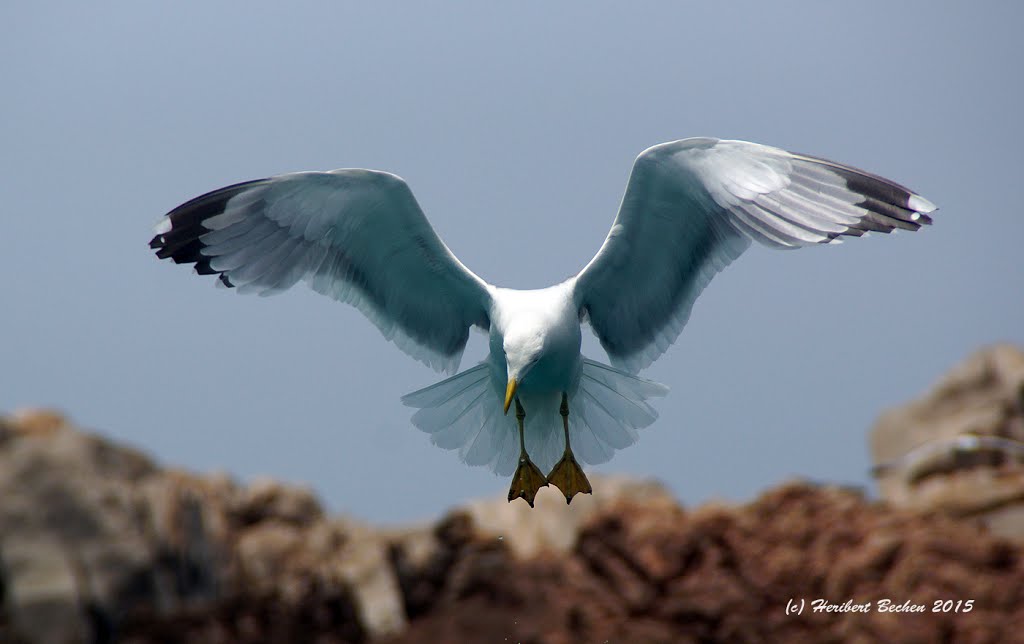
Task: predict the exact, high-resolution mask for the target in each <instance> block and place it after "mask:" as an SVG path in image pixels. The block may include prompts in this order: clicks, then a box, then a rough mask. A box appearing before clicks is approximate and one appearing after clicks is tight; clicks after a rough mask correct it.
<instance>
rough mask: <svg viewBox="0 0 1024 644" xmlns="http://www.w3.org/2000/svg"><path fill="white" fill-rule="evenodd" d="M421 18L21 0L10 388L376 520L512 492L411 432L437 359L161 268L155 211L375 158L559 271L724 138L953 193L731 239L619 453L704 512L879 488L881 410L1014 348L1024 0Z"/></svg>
mask: <svg viewBox="0 0 1024 644" xmlns="http://www.w3.org/2000/svg"><path fill="white" fill-rule="evenodd" d="M426 5H427V3H403V4H398V3H378V2H374V3H359V4H358V5H357V4H347V3H339V2H329V3H328V2H322V3H272V4H268V3H261V2H247V3H245V4H244V6H245V11H239V9H238V8H239V6H240V5H239V4H237V3H226V2H225V3H219V2H209V3H194V4H191V5H190V6H189V8H188V9H187V10H186V9H184V8H183V7H184V6H185V5H183V4H181V3H142V2H137V1H132V2H122V3H68V4H67V5H64V6H58V5H53V4H48V3H45V2H33V3H14V2H5V3H3V5H2V8H0V60H2V61H3V62H0V87H2V95H0V171H2V176H3V180H2V181H0V196H2V198H3V199H2V203H3V212H2V213H0V274H2V275H3V278H4V279H3V281H2V286H0V411H2V412H10V411H13V410H15V409H17V408H20V407H24V406H53V407H57V408H60V409H63V410H65V411H66V413H68V414H69V415H70V416H71V417H72V418H73V419H74V420H75V421H76V422H78V423H79V424H81V425H83V426H85V427H88V428H92V429H95V430H98V431H101V432H103V433H104V434H107V435H109V436H112V437H115V438H117V439H119V440H123V441H127V442H128V443H130V444H133V445H136V446H139V447H141V448H143V449H145V450H147V451H149V452H150V453H152V454H154V455H155V456H156V457H157V458H158V459H160V461H162V462H163V463H166V464H174V465H182V466H185V467H188V468H190V469H194V470H198V471H208V470H213V469H224V470H227V471H230V472H232V473H233V474H236V475H238V476H239V477H241V478H249V477H252V476H255V475H259V474H268V475H272V476H274V477H278V478H281V479H284V480H288V481H293V482H304V483H308V484H310V485H311V486H312V487H313V488H314V489H315V490H316V491H317V492H318V493H319V494H320V495H321V496H322V497H323V498H324V499H326V501H327V502H328V504H329V505H330V507H331V508H333V509H335V510H340V511H345V512H351V513H353V514H355V515H358V516H361V517H365V518H369V519H373V520H378V521H381V520H383V521H395V520H409V519H415V518H422V517H427V516H432V515H435V514H437V513H439V512H441V511H442V510H444V509H445V508H447V507H449V506H452V505H455V504H458V503H460V502H462V501H464V500H466V499H469V498H473V497H478V496H481V495H494V494H503V493H504V492H505V491H506V490H507V488H508V483H509V481H508V480H506V479H502V478H497V477H495V476H494V475H492V474H490V473H489V472H488V471H486V470H484V469H480V468H470V467H468V466H466V465H463V464H462V463H460V462H459V460H458V458H457V456H456V455H455V454H454V453H451V452H445V451H443V450H440V449H438V448H435V447H433V446H431V445H430V442H429V439H428V437H427V436H426V435H425V434H422V433H420V432H419V431H418V430H416V429H415V428H414V427H412V425H411V424H410V423H409V416H410V410H408V409H407V408H404V407H402V406H401V404H400V403H399V400H398V399H399V396H400V395H402V394H404V393H407V392H409V391H412V390H414V389H418V388H420V387H423V386H426V385H428V384H430V383H432V382H434V381H436V380H438V379H440V377H439V376H438V375H436V374H435V373H434V372H432V371H430V370H429V369H428V368H427V367H424V366H422V365H421V364H419V363H416V362H414V361H412V360H411V359H409V358H407V357H406V356H405V355H404V354H403V353H402V352H400V351H399V350H398V349H397V348H396V347H395V346H393V345H391V344H389V343H387V342H385V341H384V340H383V339H382V338H381V336H380V334H379V333H378V331H377V330H376V329H375V328H374V327H373V326H372V325H371V324H370V323H369V322H367V321H366V320H365V319H363V317H362V316H361V315H360V314H359V313H358V312H357V311H355V310H354V309H351V308H349V307H346V306H344V305H341V304H338V303H336V302H334V301H331V300H329V299H327V298H323V297H321V296H318V295H316V294H314V293H313V292H311V291H310V290H308V289H307V288H306V287H304V286H300V287H297V288H295V289H293V291H291V292H289V293H286V294H284V295H281V296H278V297H273V298H259V297H246V296H240V295H236V294H234V293H232V292H228V291H224V290H220V289H215V288H214V286H213V280H211V279H210V278H200V277H197V276H195V275H192V274H191V273H190V271H189V270H186V269H184V268H183V267H179V266H174V265H172V264H170V263H168V262H160V261H157V260H156V259H155V258H154V257H153V255H152V253H151V251H150V249H149V248H148V247H147V242H148V241H149V239H150V237H151V236H152V232H151V230H152V226H153V224H154V223H155V222H156V221H157V219H158V218H159V217H160V215H162V214H163V213H164V212H166V211H167V210H169V209H170V208H172V207H174V206H176V205H178V204H179V203H181V202H183V201H185V200H187V199H189V198H191V197H194V196H196V195H198V194H200V193H202V192H205V191H207V190H211V189H213V188H217V187H220V186H222V185H226V184H229V183H233V182H237V181H241V180H245V179H252V178H258V177H263V176H267V175H271V174H276V173H281V172H287V171H295V170H307V169H330V168H337V167H368V168H377V169H384V170H389V171H392V172H395V173H397V174H399V175H401V176H402V177H404V178H405V179H406V180H407V181H408V182H409V184H410V186H411V187H412V189H413V191H414V192H415V194H416V196H417V198H418V199H419V201H420V204H421V205H422V206H423V208H424V210H425V211H426V213H427V215H428V217H429V218H430V221H431V223H432V224H433V225H434V226H435V227H436V229H437V231H438V233H439V234H440V235H441V237H442V238H443V239H444V240H445V241H446V242H447V243H448V245H449V246H450V247H451V248H452V250H453V251H454V252H455V253H456V255H458V256H459V257H460V258H461V259H462V261H463V262H464V263H465V264H466V265H467V266H469V267H470V268H472V269H473V270H474V271H476V272H477V273H478V274H479V275H480V276H482V277H483V278H484V279H486V280H488V281H490V282H493V283H497V284H499V285H503V286H513V287H541V286H547V285H549V284H552V283H554V282H557V281H561V280H562V279H564V278H565V277H567V276H569V275H570V274H573V273H575V272H576V271H578V270H579V268H581V267H582V266H583V265H584V264H585V263H586V262H587V261H588V260H589V259H590V258H591V256H592V255H593V253H594V252H595V251H596V250H597V248H598V247H599V245H600V243H601V241H602V240H603V239H604V236H605V235H606V234H607V231H608V227H609V225H610V223H611V220H612V218H613V217H614V215H615V211H616V208H617V206H618V203H619V199H620V197H621V195H622V191H623V189H624V187H625V183H626V178H627V175H628V173H629V169H630V166H631V164H632V162H633V159H634V158H635V156H636V155H637V154H638V153H639V152H640V151H641V150H643V149H644V148H646V147H648V146H650V145H653V144H655V143H659V142H662V141H668V140H673V139H678V138H683V137H688V136H699V135H706V136H717V137H723V138H742V139H749V140H754V141H758V142H762V143H768V144H772V145H777V146H781V147H785V148H788V149H791V150H796V151H801V152H806V153H810V154H815V155H819V156H824V157H827V158H832V159H835V160H838V161H842V162H845V163H849V164H852V165H856V166H860V167H863V168H865V169H868V170H870V171H872V172H876V173H878V174H882V175H885V176H887V177H891V178H893V179H895V180H896V181H899V182H901V183H904V184H906V185H908V186H910V187H911V188H913V189H915V190H917V191H919V192H921V193H922V194H924V195H925V196H926V197H927V198H929V199H931V200H932V201H934V202H935V203H937V204H938V205H939V206H940V208H941V210H940V211H939V212H938V213H937V216H936V217H935V220H936V224H935V226H933V227H932V228H929V229H927V230H924V231H923V232H921V233H915V234H906V233H903V234H897V235H892V236H888V237H885V236H875V237H872V238H870V239H866V240H851V241H849V242H848V243H846V244H844V245H842V246H839V247H827V248H813V249H808V250H802V251H798V252H789V253H781V252H774V251H768V250H764V249H760V248H756V249H753V250H751V251H750V252H748V253H747V254H746V255H744V256H743V257H742V258H740V259H739V260H738V261H737V262H736V263H735V264H734V265H733V266H732V267H730V268H729V269H727V270H726V271H725V272H724V273H723V274H721V275H719V276H718V277H717V278H716V279H715V280H714V281H713V282H712V284H711V285H710V287H709V288H708V290H707V291H706V292H705V293H704V295H703V296H702V297H701V298H700V299H699V300H698V302H697V305H696V306H695V308H694V311H693V315H692V317H691V319H690V323H689V325H688V326H687V328H686V329H685V330H684V331H683V334H682V336H681V337H680V339H679V340H678V341H677V342H676V345H675V346H674V347H673V348H672V349H671V350H670V351H669V352H668V353H667V354H666V355H665V356H663V357H662V358H661V359H660V360H659V361H658V362H657V363H655V364H654V365H653V366H652V367H651V368H650V369H648V370H646V371H645V372H643V375H645V376H647V377H650V378H653V379H655V380H658V381H660V382H663V383H665V384H667V385H668V386H669V387H670V388H671V389H672V392H671V393H670V395H669V396H668V397H667V398H665V399H662V400H660V401H657V402H656V406H657V407H658V409H659V410H660V412H661V419H660V420H659V421H658V422H657V423H656V424H655V425H654V426H652V427H651V428H649V429H647V430H645V431H644V433H643V434H642V435H641V439H640V442H639V443H638V444H637V445H635V446H634V447H631V448H629V449H628V450H626V451H625V452H621V453H619V454H618V455H617V456H616V457H615V458H614V459H613V460H612V461H611V462H610V463H608V464H606V465H604V466H601V467H599V468H597V469H598V470H599V471H604V472H616V473H628V474H632V475H636V476H643V477H653V478H657V479H660V480H662V481H664V482H665V483H667V484H668V485H669V486H670V487H671V488H672V490H674V491H675V493H676V494H678V496H679V497H680V498H681V499H682V500H683V501H685V502H687V503H696V502H700V501H702V500H705V499H708V498H711V497H725V498H730V499H736V500H743V499H747V498H749V497H751V496H752V495H754V494H756V493H757V492H758V491H759V490H761V489H763V488H764V487H766V486H769V485H773V484H775V483H778V482H780V481H782V480H784V479H787V478H790V477H794V476H798V477H805V478H810V479H816V480H827V481H835V482H840V483H854V484H867V482H868V478H867V474H866V472H867V468H868V467H869V460H868V455H867V442H866V431H867V430H868V428H869V427H870V426H871V424H872V422H873V420H874V419H875V418H876V417H877V415H878V413H879V412H880V411H881V410H883V409H885V408H886V407H888V406H891V405H896V404H900V403H903V402H904V401H907V400H909V399H911V398H913V397H915V396H917V395H919V394H920V393H922V392H923V391H924V390H926V389H927V388H928V387H929V386H930V385H931V384H932V383H933V382H934V381H935V380H936V378H937V377H939V375H940V374H942V373H943V372H944V371H945V370H947V369H948V368H949V367H951V366H952V365H954V364H955V363H957V362H958V361H960V360H961V359H963V358H964V357H965V356H966V355H967V354H968V353H970V352H972V351H974V350H975V349H977V348H979V347H981V346H983V345H986V344H990V343H993V342H997V341H1011V342H1016V343H1018V344H1021V343H1024V301H1022V299H1024V295H1022V291H1024V268H1022V265H1024V252H1022V250H1021V244H1022V238H1024V235H1022V233H1024V213H1022V212H1021V210H1022V209H1021V207H1020V205H1019V204H1018V198H1017V194H1016V193H1017V191H1018V189H1019V187H1020V184H1021V181H1022V176H1024V163H1022V161H1021V159H1022V157H1021V150H1022V149H1024V125H1022V120H1024V119H1022V115H1024V74H1022V72H1021V68H1022V64H1024V46H1022V45H1021V41H1020V37H1019V28H1020V25H1021V24H1024V11H1022V9H1021V7H1024V5H1022V4H1020V3H1012V2H1005V3H987V4H974V5H970V6H968V4H967V3H957V4H950V5H949V6H944V5H943V4H942V3H937V2H920V3H909V2H900V3H891V2H884V3H881V2H880V3H863V2H862V3H857V4H856V7H855V8H854V7H853V6H852V5H850V4H848V3H811V2H807V3H802V4H796V3H763V2H754V3H749V4H745V3H733V2H730V3H703V4H702V5H701V6H700V7H697V6H696V3H677V2H673V3H594V2H572V3H540V2H531V3H514V4H513V3H505V6H504V7H503V8H501V9H496V8H495V6H496V5H497V3H480V2H467V3H461V4H451V3H450V4H448V5H446V6H447V7H449V8H448V10H447V11H440V10H439V9H437V8H436V7H434V8H428V7H427V6H426ZM553 5H554V6H553ZM781 7H785V8H784V9H783V8H781ZM588 336H589V334H588ZM485 346H486V342H485V337H484V336H483V335H474V336H473V337H472V339H471V340H470V345H469V348H468V350H467V353H466V356H465V358H464V359H463V363H462V364H463V366H464V367H466V366H471V365H473V364H475V363H476V362H477V360H479V359H480V358H481V357H482V356H483V354H484V349H485ZM584 350H585V352H586V353H589V354H590V355H592V356H593V357H595V358H598V359H602V360H603V359H604V354H603V352H602V351H601V350H600V348H599V346H598V345H597V343H596V341H594V340H593V338H592V337H588V338H587V339H586V340H585V343H584Z"/></svg>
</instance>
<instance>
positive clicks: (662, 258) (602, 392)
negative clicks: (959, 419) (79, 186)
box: [150, 138, 935, 506]
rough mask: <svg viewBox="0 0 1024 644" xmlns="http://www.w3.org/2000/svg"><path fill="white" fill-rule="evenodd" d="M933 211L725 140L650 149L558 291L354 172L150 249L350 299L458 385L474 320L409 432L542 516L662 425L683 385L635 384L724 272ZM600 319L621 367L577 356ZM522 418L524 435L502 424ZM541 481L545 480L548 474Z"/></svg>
mask: <svg viewBox="0 0 1024 644" xmlns="http://www.w3.org/2000/svg"><path fill="white" fill-rule="evenodd" d="M933 210H935V206H933V205H932V204H931V203H930V202H928V201H927V200H926V199H924V198H923V197H921V196H919V195H917V194H915V193H913V192H911V191H910V190H908V189H907V188H904V187H903V186H901V185H899V184H896V183H893V182H892V181H889V180H887V179H883V178H882V177H879V176H876V175H873V174H869V173H867V172H864V171H862V170H858V169H856V168H852V167H850V166H846V165H842V164H839V163H834V162H832V161H826V160H824V159H820V158H816V157H811V156H806V155H802V154H794V153H790V152H786V151H784V150H781V149H778V148H774V147H769V146H765V145H758V144H756V143H747V142H744V141H728V140H718V139H712V138H691V139H684V140H681V141H673V142H670V143H662V144H660V145H656V146H654V147H652V148H648V149H647V150H645V151H644V152H643V153H641V154H640V156H639V157H637V159H636V161H635V163H634V164H633V170H632V173H631V174H630V177H629V182H628V183H627V185H626V192H625V195H624V196H623V198H622V204H621V206H620V207H619V212H618V216H617V217H616V218H615V221H614V223H613V224H612V229H611V231H610V232H609V233H608V237H607V239H606V240H605V242H604V244H603V245H602V246H601V248H600V250H598V252H597V255H595V256H594V258H593V259H592V260H591V261H590V263H589V264H587V265H586V266H585V267H584V268H583V270H581V271H580V272H579V273H578V274H577V275H575V276H573V277H570V278H569V279H568V280H566V281H564V282H562V283H561V284H557V285H555V286H551V287H548V288H544V289H537V290H514V289H507V288H502V287H498V286H494V285H491V284H488V283H487V282H485V281H483V280H482V279H480V278H479V277H478V276H476V275H475V274H473V272H472V271H470V270H469V269H468V268H466V267H465V266H464V265H463V264H462V263H461V262H460V261H459V260H458V259H457V258H456V257H455V255H453V254H452V252H451V251H450V250H449V249H448V247H447V246H445V244H444V242H442V241H441V239H440V238H439V237H438V236H437V234H436V233H435V232H434V230H433V229H432V228H431V227H430V224H429V223H428V222H427V219H426V217H425V216H424V214H423V211H422V210H421V209H420V206H419V204H418V203H417V202H416V199H415V198H414V197H413V194H412V192H411V191H410V189H409V186H408V185H407V184H406V183H405V181H403V180H402V179H401V178H400V177H397V176H395V175H393V174H390V173H387V172H379V171H375V170H363V169H341V170H332V171H330V172H298V173H293V174H284V175H280V176H275V177H269V178H266V179H258V180H255V181H247V182H244V183H239V184H235V185H232V186H228V187H226V188H221V189H220V190H215V191H213V192H210V193H208V194H205V195H202V196H200V197H197V198H195V199H193V200H191V201H189V202H187V203H185V204H183V205H181V206H178V207H177V208H175V209H174V210H172V211H171V212H170V213H168V214H167V215H166V216H165V217H164V218H163V219H162V220H161V221H160V223H159V224H158V225H157V229H156V233H157V234H156V236H155V237H154V238H153V240H152V241H151V242H150V246H151V247H152V248H154V249H156V251H157V253H156V254H157V257H160V258H161V259H168V258H169V259H172V260H174V261H175V262H176V263H179V264H181V263H185V264H194V265H195V270H196V271H197V272H198V273H200V274H203V275H207V274H212V275H217V276H218V279H219V280H220V283H221V284H222V285H224V286H228V287H231V288H235V289H237V290H238V291H240V292H245V293H259V294H261V295H266V294H271V293H276V292H280V291H283V290H285V289H287V288H289V287H291V286H293V285H294V284H295V283H297V282H299V281H304V282H306V283H307V284H309V286H310V287H312V289H313V290H314V291H316V292H318V293H322V294H324V295H328V296H330V297H333V298H334V299H337V300H339V301H342V302H347V303H349V304H352V305H353V306H355V307H356V308H358V309H359V310H360V311H362V312H363V313H364V314H365V315H366V317H368V318H369V319H370V321H371V322H373V324H374V325H376V326H377V328H378V329H380V331H381V333H383V335H384V337H385V338H387V339H389V340H391V341H393V342H394V343H395V344H397V345H398V347H399V348H401V349H402V350H403V351H405V352H406V353H408V354H409V355H410V356H412V357H413V358H416V359H417V360H420V361H422V362H424V363H425V364H427V365H429V366H431V367H433V368H434V369H435V370H438V371H444V372H446V373H448V374H452V373H455V372H456V371H457V369H458V366H459V362H460V360H461V358H462V353H463V350H464V349H465V346H466V340H467V338H468V337H469V329H470V327H473V326H476V327H478V328H480V329H482V330H483V331H485V332H487V333H488V334H489V340H490V345H489V347H490V349H489V353H488V355H487V357H486V358H485V359H484V360H483V361H482V362H481V363H480V364H478V365H476V366H475V367H472V368H470V369H467V370H465V371H463V372H461V373H458V374H456V375H454V376H452V377H450V378H448V379H447V380H444V381H442V382H439V383H437V384H434V385H432V386H430V387H427V388H425V389H421V390H419V391H416V392H413V393H411V394H408V395H407V396H404V397H403V398H402V401H403V402H404V403H405V404H406V405H408V406H410V407H415V408H418V411H417V412H416V413H415V414H414V415H413V417H412V422H413V423H414V424H415V425H416V426H417V427H419V428H420V429H422V430H423V431H425V432H427V433H428V434H430V436H431V440H432V442H433V443H434V444H436V445H438V446H440V447H443V448H445V449H449V450H455V449H457V450H458V451H459V456H460V457H461V458H462V460H463V461H465V462H466V463H468V464H470V465H486V466H488V467H490V468H491V469H492V470H493V471H494V472H496V473H497V474H499V475H504V476H508V475H510V474H511V475H513V476H512V485H511V487H510V489H509V494H508V498H509V501H512V500H513V499H515V498H523V499H525V500H526V502H527V503H529V504H530V505H531V506H532V505H533V500H534V496H535V494H536V493H537V491H538V490H539V489H540V488H541V487H543V486H545V485H547V484H549V483H550V484H552V485H555V486H557V487H558V488H559V489H560V490H561V491H562V493H563V494H564V495H565V499H566V502H570V501H571V500H572V498H573V496H574V495H576V494H577V493H581V492H582V493H589V492H591V486H590V483H589V481H588V480H587V476H586V474H585V473H584V472H583V469H582V468H581V466H580V463H584V464H595V463H603V462H605V461H607V460H608V459H610V458H611V456H612V454H613V453H614V452H615V451H616V450H619V449H622V448H624V447H627V446H628V445H630V444H632V443H633V442H635V441H636V439H637V435H638V434H637V430H639V429H641V428H643V427H646V426H648V425H650V424H651V423H652V422H654V420H655V419H656V418H657V412H656V411H655V410H654V409H653V408H652V407H651V405H650V403H649V402H648V401H649V399H651V398H653V397H656V396H663V395H665V394H666V393H667V391H668V390H667V388H666V387H664V386H663V385H660V384H658V383H655V382H652V381H650V380H645V379H643V378H640V377H637V375H636V374H637V373H638V372H639V371H640V370H641V369H643V368H645V367H647V366H648V365H650V364H651V363H652V362H653V361H654V360H655V359H657V358H658V357H659V356H661V355H662V354H663V353H664V352H665V350H666V349H667V348H668V347H669V345H671V344H672V342H674V341H675V339H676V337H677V336H678V335H679V332H680V331H681V330H682V328H683V325H684V324H686V321H687V319H688V318H689V316H690V310H691V309H692V307H693V303H694V300H696V299H697V296H698V295H699V294H700V292H701V291H702V290H703V289H704V287H705V286H707V284H708V282H710V281H711V278H712V277H713V276H714V275H715V274H716V273H717V272H718V271H720V270H722V269H723V268H725V266H727V265H728V264H729V263H730V262H732V261H733V260H734V259H736V258H737V257H739V255H740V254H741V253H742V252H743V251H744V250H746V249H747V248H748V247H749V246H750V244H751V242H752V241H757V242H759V243H761V244H764V245H766V246H769V247H771V248H780V249H788V248H799V247H801V246H809V245H812V244H828V243H832V242H837V241H839V238H840V237H844V236H854V237H859V236H861V235H864V234H865V233H867V232H869V231H871V232H883V233H888V232H890V231H892V230H895V229H897V228H899V229H902V230H917V229H918V228H920V227H921V226H922V225H924V224H930V223H931V219H930V218H929V217H928V213H930V212H932V211H933ZM584 322H588V323H589V324H590V327H591V329H593V331H594V333H595V334H596V335H597V337H598V339H599V340H600V342H601V346H602V347H603V348H604V350H605V351H606V352H607V354H608V358H609V361H610V362H611V364H610V365H609V364H604V363H601V362H597V361H594V360H590V359H588V358H585V357H583V356H582V355H581V353H580V342H581V326H582V324H583V323H584ZM513 405H514V406H515V418H516V427H517V428H518V432H516V431H513V426H512V424H511V423H510V422H509V420H508V419H506V416H507V414H508V411H509V409H510V407H512V406H513ZM544 472H548V474H547V475H545V474H544Z"/></svg>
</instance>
